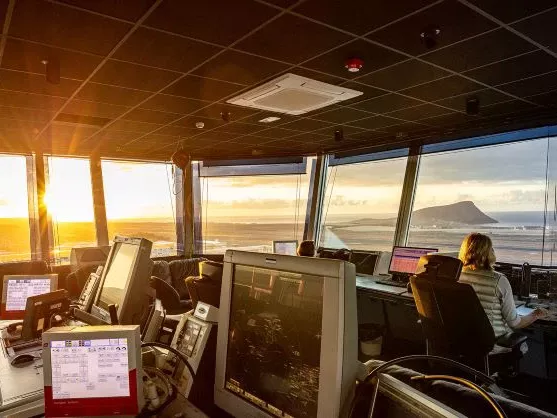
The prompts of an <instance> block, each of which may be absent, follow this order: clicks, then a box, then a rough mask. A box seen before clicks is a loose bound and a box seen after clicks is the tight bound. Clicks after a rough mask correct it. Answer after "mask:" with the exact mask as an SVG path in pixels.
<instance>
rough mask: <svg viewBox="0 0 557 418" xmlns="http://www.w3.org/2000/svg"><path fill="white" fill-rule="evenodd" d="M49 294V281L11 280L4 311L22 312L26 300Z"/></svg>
mask: <svg viewBox="0 0 557 418" xmlns="http://www.w3.org/2000/svg"><path fill="white" fill-rule="evenodd" d="M49 292H50V279H11V280H8V289H7V292H6V311H24V310H25V304H26V303H27V298H28V297H31V296H38V295H42V294H45V293H49Z"/></svg>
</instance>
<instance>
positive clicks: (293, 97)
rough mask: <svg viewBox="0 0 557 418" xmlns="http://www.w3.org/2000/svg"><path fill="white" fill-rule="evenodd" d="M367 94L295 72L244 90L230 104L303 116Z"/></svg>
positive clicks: (229, 101)
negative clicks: (246, 90)
mask: <svg viewBox="0 0 557 418" xmlns="http://www.w3.org/2000/svg"><path fill="white" fill-rule="evenodd" d="M361 94H363V93H362V92H361V91H356V90H351V89H347V88H344V87H339V86H334V85H332V84H327V83H322V82H320V81H316V80H312V79H310V78H306V77H301V76H299V75H295V74H290V73H289V74H285V75H283V76H281V77H279V78H276V79H275V80H272V81H270V82H268V83H266V84H264V85H262V86H259V87H256V88H255V89H253V90H250V91H248V92H245V93H242V94H240V95H238V96H236V97H234V98H232V99H230V100H228V103H231V104H235V105H238V106H245V107H252V108H255V109H261V110H270V111H273V112H278V113H286V114H289V115H301V114H304V113H307V112H311V111H312V110H316V109H321V108H323V107H326V106H330V105H332V104H334V103H338V102H342V101H344V100H348V99H352V98H354V97H357V96H360V95H361Z"/></svg>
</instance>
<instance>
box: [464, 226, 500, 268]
mask: <svg viewBox="0 0 557 418" xmlns="http://www.w3.org/2000/svg"><path fill="white" fill-rule="evenodd" d="M458 258H459V259H460V261H462V264H463V265H464V267H468V268H470V269H471V270H491V269H492V268H493V264H495V252H494V251H493V244H492V243H491V238H489V237H488V236H487V235H484V234H480V233H478V232H472V233H471V234H469V235H468V236H467V237H466V238H464V240H463V241H462V245H461V246H460V251H459V253H458Z"/></svg>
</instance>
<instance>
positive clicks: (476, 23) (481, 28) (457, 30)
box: [369, 0, 496, 55]
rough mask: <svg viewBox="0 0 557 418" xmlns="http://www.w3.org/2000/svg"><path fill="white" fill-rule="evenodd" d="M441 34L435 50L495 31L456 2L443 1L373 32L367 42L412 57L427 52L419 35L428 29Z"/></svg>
mask: <svg viewBox="0 0 557 418" xmlns="http://www.w3.org/2000/svg"><path fill="white" fill-rule="evenodd" d="M432 25H433V26H435V27H437V28H439V30H440V31H441V32H440V34H439V37H438V42H437V45H438V46H447V45H450V44H453V43H455V42H457V41H460V40H463V39H465V38H468V37H470V36H474V35H478V34H480V33H482V32H486V31H488V30H490V29H494V28H495V27H496V25H495V23H493V22H491V21H490V20H488V19H486V18H484V17H482V16H480V15H479V14H477V13H476V12H474V11H472V10H471V9H469V8H468V7H466V6H464V5H463V4H461V3H459V2H458V1H456V0H446V1H443V2H441V3H439V4H437V5H435V6H433V7H430V8H428V9H427V10H424V11H423V12H421V13H417V14H414V15H412V16H410V17H407V18H406V19H403V20H400V21H398V22H397V23H394V24H392V25H390V26H387V27H386V28H384V29H382V30H380V31H378V32H374V33H373V34H371V35H369V38H370V39H372V40H374V41H376V42H379V43H382V44H385V45H388V46H391V47H393V48H396V49H398V50H400V51H404V52H406V53H408V54H412V55H420V54H423V53H425V52H428V48H427V47H426V45H425V44H424V42H423V41H422V38H421V36H420V34H421V33H422V32H423V31H424V29H426V28H427V27H429V26H432Z"/></svg>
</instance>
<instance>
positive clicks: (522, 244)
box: [0, 211, 557, 266]
mask: <svg viewBox="0 0 557 418" xmlns="http://www.w3.org/2000/svg"><path fill="white" fill-rule="evenodd" d="M487 214H488V215H489V216H490V217H492V218H494V219H496V220H498V221H499V222H498V223H496V224H487V225H474V226H465V227H464V226H463V227H459V228H446V229H443V228H433V227H429V228H423V227H422V228H420V227H414V226H411V228H410V231H409V235H408V245H410V246H421V247H427V248H433V249H438V250H439V251H445V252H446V251H449V252H454V251H458V249H459V247H460V243H461V242H462V240H463V238H464V237H465V236H466V235H467V234H468V233H470V232H473V231H477V232H482V233H485V234H488V235H489V236H490V237H491V238H492V241H493V244H494V248H495V253H496V256H497V258H498V260H499V261H504V262H511V263H517V264H521V263H523V262H529V263H530V264H534V265H548V266H549V265H557V220H556V219H555V216H553V214H552V216H549V217H548V218H547V219H545V222H544V213H543V212H534V211H530V212H508V211H507V212H505V211H500V212H489V213H487ZM301 215H302V216H299V217H298V218H297V222H293V219H294V217H293V216H258V217H253V216H250V217H247V216H232V217H227V218H216V217H213V218H210V219H208V220H207V221H205V222H203V224H202V230H203V241H202V242H201V243H200V245H201V247H202V248H203V252H205V253H221V254H222V253H224V252H225V251H226V250H227V249H230V248H235V249H242V250H247V251H260V252H271V251H272V241H273V240H292V239H296V240H298V241H300V240H302V237H303V233H304V222H305V217H304V216H303V215H304V214H301ZM393 217H396V214H376V215H374V214H369V213H366V214H350V215H342V214H340V215H339V214H329V215H328V216H327V218H326V221H325V225H324V226H323V228H322V233H321V237H322V239H321V242H320V245H321V246H324V247H334V248H352V249H360V250H378V251H390V250H391V249H392V245H393V237H394V227H390V226H370V225H358V224H357V222H356V221H357V220H358V219H365V218H367V219H369V218H375V219H380V218H393ZM348 222H350V226H343V224H346V223H348ZM94 231H95V228H94V225H93V223H87V222H80V223H65V224H63V223H60V224H59V225H58V226H57V228H55V231H54V232H55V233H54V239H55V242H56V245H55V248H54V252H55V256H56V262H57V263H60V264H64V263H67V262H69V254H70V251H71V248H72V247H76V246H93V245H95V241H96V240H95V233H94ZM109 233H110V236H112V235H114V234H120V235H124V236H141V237H145V238H147V239H149V240H151V241H153V243H154V245H153V254H152V255H153V256H166V255H175V254H176V253H177V246H176V230H175V227H174V223H173V221H172V220H171V219H169V220H157V221H153V220H150V221H143V222H142V221H141V220H130V221H118V222H114V223H113V224H112V223H110V222H109ZM0 237H1V238H0V261H11V260H24V259H29V258H31V249H30V248H29V238H28V237H29V222H28V220H23V219H18V220H14V219H0Z"/></svg>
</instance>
